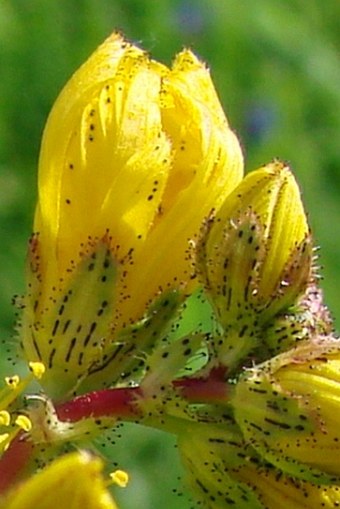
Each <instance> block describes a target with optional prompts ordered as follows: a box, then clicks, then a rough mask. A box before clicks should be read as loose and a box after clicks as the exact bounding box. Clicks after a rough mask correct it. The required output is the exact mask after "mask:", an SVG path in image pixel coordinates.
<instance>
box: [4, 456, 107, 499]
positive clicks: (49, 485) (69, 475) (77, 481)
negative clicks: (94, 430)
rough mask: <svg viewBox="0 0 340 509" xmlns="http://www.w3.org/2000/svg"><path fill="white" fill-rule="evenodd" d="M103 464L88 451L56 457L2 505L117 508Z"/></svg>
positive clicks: (17, 488)
mask: <svg viewBox="0 0 340 509" xmlns="http://www.w3.org/2000/svg"><path fill="white" fill-rule="evenodd" d="M102 469H103V464H102V461H101V460H100V459H98V458H93V457H91V456H90V455H89V454H86V453H84V452H80V453H72V454H68V455H66V456H64V457H62V458H60V459H57V460H55V461H54V462H53V463H52V464H51V465H50V466H48V467H46V468H45V469H44V470H43V471H42V472H39V473H38V474H35V475H34V476H33V477H31V478H30V479H29V480H28V481H25V482H23V483H22V484H21V485H19V486H16V487H15V489H14V490H13V492H12V493H10V494H9V495H8V496H7V497H6V498H5V499H4V500H0V507H1V508H6V509H31V508H32V509H33V508H34V509H37V508H39V509H50V508H51V507H54V506H55V504H56V497H57V502H58V505H60V506H63V507H72V509H116V507H117V506H116V504H115V503H114V502H113V500H112V498H111V496H110V494H109V492H108V490H107V489H106V484H107V483H106V482H105V480H104V478H103V477H102Z"/></svg>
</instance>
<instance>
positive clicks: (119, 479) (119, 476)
mask: <svg viewBox="0 0 340 509" xmlns="http://www.w3.org/2000/svg"><path fill="white" fill-rule="evenodd" d="M110 478H111V480H112V481H113V482H114V483H115V484H117V486H119V487H120V488H126V486H127V484H128V482H129V474H128V473H127V472H125V471H124V470H115V471H114V472H111V474H110Z"/></svg>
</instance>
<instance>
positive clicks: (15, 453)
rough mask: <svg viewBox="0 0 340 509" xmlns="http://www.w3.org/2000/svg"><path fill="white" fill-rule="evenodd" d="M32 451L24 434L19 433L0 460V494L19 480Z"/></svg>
mask: <svg viewBox="0 0 340 509" xmlns="http://www.w3.org/2000/svg"><path fill="white" fill-rule="evenodd" d="M33 449H34V444H33V443H32V442H29V441H28V440H27V435H26V436H25V435H24V432H21V433H19V434H18V435H17V436H16V437H15V439H14V440H13V441H12V442H11V444H10V446H9V448H8V449H7V450H6V451H5V452H4V454H3V455H2V457H1V459H0V493H4V492H5V491H6V490H8V489H9V488H10V487H11V486H12V485H13V484H14V483H15V482H17V481H18V480H19V478H20V477H21V474H22V473H23V472H24V471H25V468H26V467H27V465H28V463H29V461H30V459H31V456H32V453H33Z"/></svg>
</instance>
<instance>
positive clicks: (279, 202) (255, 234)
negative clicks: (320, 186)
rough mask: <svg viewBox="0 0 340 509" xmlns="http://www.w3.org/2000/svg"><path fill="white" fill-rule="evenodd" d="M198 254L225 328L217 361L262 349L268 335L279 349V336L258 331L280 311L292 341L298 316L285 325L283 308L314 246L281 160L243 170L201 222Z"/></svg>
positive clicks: (297, 291)
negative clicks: (213, 211)
mask: <svg viewBox="0 0 340 509" xmlns="http://www.w3.org/2000/svg"><path fill="white" fill-rule="evenodd" d="M198 251H199V268H200V271H201V278H202V280H203V283H204V284H205V286H206V288H207V292H208V295H210V299H211V301H212V304H213V306H214V308H215V310H216V314H217V317H218V320H219V322H220V324H221V325H222V328H223V336H224V337H223V339H221V338H218V340H217V341H216V344H215V349H216V352H217V356H218V358H219V361H220V362H221V363H222V364H223V365H225V366H228V367H229V368H233V367H235V364H237V363H238V362H239V360H240V359H241V358H244V357H245V356H246V355H248V354H249V352H251V351H252V350H254V349H255V348H258V349H260V350H262V351H263V346H264V342H265V341H266V340H268V343H271V345H270V346H271V348H272V349H273V350H275V348H280V347H281V345H280V340H281V337H282V336H283V333H281V335H280V334H278V333H277V332H276V334H275V333H274V337H272V331H271V330H270V329H268V331H270V333H269V334H268V338H267V337H266V332H265V331H264V329H265V328H266V327H269V326H271V325H272V321H273V318H275V319H276V320H277V319H278V315H279V314H280V313H281V314H282V313H283V312H284V313H285V321H286V323H285V324H284V326H285V327H286V328H287V331H286V333H287V335H288V336H289V337H290V338H291V339H292V337H291V336H293V338H294V334H291V330H292V329H293V330H294V327H295V325H296V320H295V322H294V323H293V324H291V323H289V320H288V316H287V312H288V311H289V308H290V307H291V306H294V305H296V304H297V302H298V299H299V298H300V297H302V296H303V294H304V292H305V291H306V288H307V285H308V284H309V283H310V281H311V278H312V273H311V259H312V256H311V251H312V250H311V245H310V238H309V229H308V224H307V220H306V216H305V213H304V209H303V205H302V202H301V197H300V192H299V188H298V185H297V183H296V181H295V179H294V176H293V175H292V173H291V171H290V169H289V168H288V167H287V166H286V165H285V164H283V163H281V162H278V161H275V162H273V163H271V164H268V165H267V166H264V167H262V168H260V169H259V170H257V171H254V172H252V173H250V174H248V175H247V176H246V177H245V179H244V180H243V181H242V182H241V183H240V184H239V185H238V186H237V188H236V189H235V190H234V191H233V192H232V193H231V195H230V196H228V197H227V199H226V200H225V202H224V204H223V206H222V207H221V209H220V210H219V211H218V212H217V213H216V215H215V216H214V217H212V219H211V220H210V221H208V222H207V224H206V228H205V229H204V231H203V233H202V239H201V243H200V246H199V249H198ZM287 322H288V323H287ZM281 326H282V324H281ZM286 343H287V342H286ZM288 344H289V341H288ZM262 353H263V352H262Z"/></svg>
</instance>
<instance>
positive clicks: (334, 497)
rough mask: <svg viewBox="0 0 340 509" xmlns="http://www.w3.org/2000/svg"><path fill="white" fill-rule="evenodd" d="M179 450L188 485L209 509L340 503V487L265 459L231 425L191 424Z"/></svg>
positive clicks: (298, 508) (311, 507)
mask: <svg viewBox="0 0 340 509" xmlns="http://www.w3.org/2000/svg"><path fill="white" fill-rule="evenodd" d="M221 421H222V420H221ZM178 447H179V452H180V454H181V456H182V459H183V462H184V465H185V467H186V473H187V482H188V483H189V485H190V487H191V489H192V492H193V493H194V494H195V496H196V498H197V499H198V501H199V502H200V503H201V506H202V507H204V508H205V509H222V508H226V507H235V508H237V509H287V508H288V507H289V509H320V508H325V509H327V508H328V509H331V508H334V507H338V506H339V505H340V485H339V484H338V485H334V486H329V485H327V484H322V482H319V483H312V482H307V481H303V480H301V479H296V478H294V477H290V476H288V475H286V474H284V473H283V472H282V471H280V470H279V469H276V468H275V467H273V466H272V465H270V464H269V463H268V462H266V461H263V460H261V458H260V457H259V455H258V454H257V453H256V451H254V450H253V449H252V447H251V446H249V445H248V444H246V443H245V441H244V440H243V438H242V435H241V434H240V432H239V431H238V430H237V427H236V426H235V425H234V424H232V423H231V422H224V423H222V422H221V423H220V424H215V425H212V424H211V423H200V424H196V425H191V427H190V425H189V427H188V430H187V433H185V434H184V433H183V434H182V435H181V437H180V438H179V442H178Z"/></svg>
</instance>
